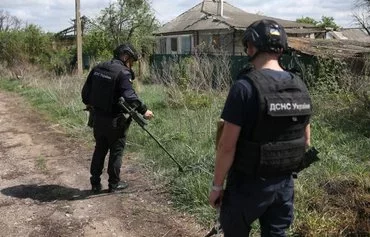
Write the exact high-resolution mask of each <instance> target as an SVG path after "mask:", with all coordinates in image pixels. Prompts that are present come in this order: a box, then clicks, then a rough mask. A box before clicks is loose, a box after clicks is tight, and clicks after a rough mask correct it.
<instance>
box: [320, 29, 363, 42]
mask: <svg viewBox="0 0 370 237" xmlns="http://www.w3.org/2000/svg"><path fill="white" fill-rule="evenodd" d="M326 38H327V39H337V40H353V41H359V42H367V43H370V36H369V35H368V34H367V32H366V31H365V30H364V29H362V28H344V29H340V31H328V32H327V33H326Z"/></svg>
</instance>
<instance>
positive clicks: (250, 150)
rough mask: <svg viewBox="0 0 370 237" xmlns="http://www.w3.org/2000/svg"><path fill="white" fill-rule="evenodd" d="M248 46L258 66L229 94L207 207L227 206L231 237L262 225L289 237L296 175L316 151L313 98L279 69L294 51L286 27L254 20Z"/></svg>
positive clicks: (265, 231) (224, 216) (224, 218)
mask: <svg viewBox="0 0 370 237" xmlns="http://www.w3.org/2000/svg"><path fill="white" fill-rule="evenodd" d="M243 44H244V46H245V48H246V53H247V55H248V56H249V57H250V62H251V64H252V67H251V68H250V69H246V70H243V71H242V72H241V74H240V76H239V78H238V80H237V81H236V82H235V83H234V85H233V86H232V88H231V89H230V92H229V95H228V98H227V100H226V103H225V107H224V110H223V112H222V115H221V118H222V119H223V120H224V121H225V122H224V127H223V131H222V134H221V137H220V140H219V142H218V147H217V154H216V165H215V172H214V178H213V185H212V189H211V191H210V195H209V201H210V204H211V205H212V206H213V207H219V206H220V208H221V213H220V221H221V225H222V228H223V231H224V234H225V237H239V236H249V233H250V230H251V224H252V223H253V222H254V221H255V220H257V219H258V220H259V222H260V226H261V235H262V236H285V231H286V230H287V229H288V228H289V226H290V225H291V223H292V221H293V197H294V183H293V176H294V173H295V172H296V171H299V170H300V167H301V164H302V160H303V157H304V154H305V151H306V149H307V147H308V146H309V145H310V125H309V118H310V115H311V112H312V111H311V100H310V96H309V94H308V90H307V88H306V86H305V84H304V83H303V82H302V80H301V79H300V78H298V76H296V75H294V74H292V73H290V72H287V71H284V70H283V68H281V66H280V64H279V58H280V56H281V55H282V53H283V51H284V50H286V49H287V47H288V44H287V35H286V32H285V30H284V28H283V27H282V26H281V25H279V24H278V23H276V22H275V21H272V20H261V21H256V22H254V23H253V24H251V25H250V26H249V27H248V28H247V29H246V32H245V35H244V38H243ZM226 176H227V183H226V188H225V191H224V190H223V187H224V180H225V178H226Z"/></svg>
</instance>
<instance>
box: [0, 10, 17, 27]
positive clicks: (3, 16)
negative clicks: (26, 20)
mask: <svg viewBox="0 0 370 237" xmlns="http://www.w3.org/2000/svg"><path fill="white" fill-rule="evenodd" d="M21 24H22V21H21V20H19V19H18V18H17V17H15V16H12V15H10V14H9V12H7V11H4V10H2V9H0V32H2V31H9V30H19V29H20V28H21Z"/></svg>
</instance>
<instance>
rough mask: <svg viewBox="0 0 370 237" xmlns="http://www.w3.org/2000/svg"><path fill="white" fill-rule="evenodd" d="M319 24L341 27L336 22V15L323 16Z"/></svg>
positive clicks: (324, 26)
mask: <svg viewBox="0 0 370 237" xmlns="http://www.w3.org/2000/svg"><path fill="white" fill-rule="evenodd" d="M317 26H319V27H322V28H333V29H334V30H336V29H338V28H340V27H339V26H338V25H337V24H336V23H335V22H334V17H329V16H322V17H321V21H319V22H318V24H317Z"/></svg>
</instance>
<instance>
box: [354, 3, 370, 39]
mask: <svg viewBox="0 0 370 237" xmlns="http://www.w3.org/2000/svg"><path fill="white" fill-rule="evenodd" d="M353 18H354V19H355V21H356V23H357V24H358V25H359V26H360V27H361V28H363V29H364V30H365V31H366V32H367V34H368V35H370V0H356V1H355V2H354V9H353Z"/></svg>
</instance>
